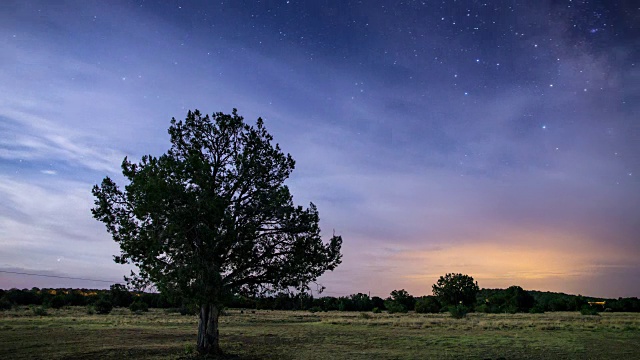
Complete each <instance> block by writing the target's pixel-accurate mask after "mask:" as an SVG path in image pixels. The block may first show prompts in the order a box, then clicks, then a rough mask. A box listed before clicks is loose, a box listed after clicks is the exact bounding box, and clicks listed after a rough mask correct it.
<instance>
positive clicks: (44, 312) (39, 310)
mask: <svg viewBox="0 0 640 360" xmlns="http://www.w3.org/2000/svg"><path fill="white" fill-rule="evenodd" d="M33 313H34V314H35V315H38V316H47V315H49V313H48V312H47V308H45V307H44V306H38V307H34V308H33Z"/></svg>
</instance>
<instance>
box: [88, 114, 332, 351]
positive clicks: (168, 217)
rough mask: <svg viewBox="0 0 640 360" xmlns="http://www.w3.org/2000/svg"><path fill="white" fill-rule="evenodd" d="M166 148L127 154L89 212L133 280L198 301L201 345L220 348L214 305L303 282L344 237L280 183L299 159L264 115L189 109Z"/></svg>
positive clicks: (319, 270)
mask: <svg viewBox="0 0 640 360" xmlns="http://www.w3.org/2000/svg"><path fill="white" fill-rule="evenodd" d="M169 135H170V137H171V148H170V149H169V150H168V151H167V152H166V153H165V154H163V155H162V156H160V157H154V156H151V155H145V156H143V157H142V159H141V161H140V162H139V163H134V162H131V161H129V160H128V159H127V158H125V159H124V160H123V162H122V174H123V175H124V177H125V178H126V180H127V181H128V183H127V184H126V185H125V186H124V189H123V190H122V189H120V188H119V187H118V185H116V183H115V182H114V181H113V180H112V179H110V178H109V177H105V178H104V180H103V181H102V183H101V185H99V186H98V185H96V186H94V188H93V195H94V196H95V207H94V208H93V209H92V213H93V216H94V217H95V218H96V219H97V220H99V221H101V222H103V223H105V225H106V227H107V230H108V232H109V233H110V234H111V235H112V237H113V239H114V240H115V241H116V242H118V243H119V245H120V248H121V254H120V255H119V256H116V257H115V261H116V262H118V263H122V264H125V263H130V264H134V265H135V266H137V268H138V269H139V271H138V272H137V273H133V272H132V276H131V277H130V278H128V279H127V280H128V281H129V283H130V284H132V285H134V286H143V285H147V284H154V285H155V286H156V287H157V288H158V289H159V290H160V291H162V292H163V293H168V294H174V295H176V296H179V297H181V298H184V299H187V300H189V301H192V302H194V303H195V304H197V305H198V306H199V307H200V310H201V313H200V328H199V335H198V349H199V350H200V351H201V352H207V353H208V352H212V351H213V352H218V351H219V350H220V349H219V345H218V330H217V326H218V312H219V309H220V306H221V305H222V304H223V302H224V299H225V298H226V297H228V296H230V295H231V294H234V293H243V292H246V293H255V292H259V291H261V290H265V289H268V290H271V291H275V290H282V289H289V288H292V287H293V288H297V289H306V288H308V284H309V283H310V282H313V281H315V280H316V279H317V278H318V277H319V276H320V275H322V274H323V273H324V272H325V271H327V270H333V269H335V268H336V266H338V264H340V261H341V254H340V249H341V244H342V238H341V237H340V236H335V235H333V237H332V238H331V239H330V241H329V242H328V243H324V242H323V241H322V239H321V237H320V228H319V225H318V223H319V214H318V209H317V208H316V206H315V205H314V204H313V203H311V204H310V205H309V207H308V208H304V207H302V206H295V205H294V203H293V198H292V195H291V194H290V192H289V188H288V187H287V186H286V185H285V184H284V182H285V180H286V179H287V178H288V177H289V175H290V174H291V172H292V171H293V169H294V167H295V162H294V160H293V158H292V157H291V155H289V154H286V155H285V154H284V153H283V152H282V151H281V149H280V146H279V145H278V144H276V145H275V146H274V145H273V144H272V140H273V137H272V136H271V135H270V134H269V133H268V132H267V130H266V128H265V127H264V123H263V121H262V119H260V118H259V119H258V120H257V122H256V124H255V126H251V125H249V124H246V123H245V122H244V119H243V118H242V117H241V116H239V115H238V114H237V111H236V109H234V110H233V112H232V114H223V113H215V114H213V115H212V116H211V117H210V116H209V115H205V116H203V115H202V114H201V113H200V112H199V111H198V110H196V111H193V112H191V111H189V112H188V114H187V117H186V119H185V120H184V121H176V119H175V118H174V119H172V120H171V126H170V127H169Z"/></svg>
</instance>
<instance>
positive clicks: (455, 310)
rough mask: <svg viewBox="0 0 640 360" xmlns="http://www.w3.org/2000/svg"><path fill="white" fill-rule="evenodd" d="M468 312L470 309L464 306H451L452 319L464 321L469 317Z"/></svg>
mask: <svg viewBox="0 0 640 360" xmlns="http://www.w3.org/2000/svg"><path fill="white" fill-rule="evenodd" d="M468 312H469V308H467V307H466V306H464V305H462V304H458V305H451V306H449V314H451V317H452V318H454V319H462V318H464V317H465V316H467V313H468Z"/></svg>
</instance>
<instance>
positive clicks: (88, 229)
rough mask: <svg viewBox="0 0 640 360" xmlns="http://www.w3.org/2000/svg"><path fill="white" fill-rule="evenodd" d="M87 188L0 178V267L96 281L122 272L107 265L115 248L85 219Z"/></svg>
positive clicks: (88, 201)
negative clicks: (0, 246) (0, 199)
mask: <svg viewBox="0 0 640 360" xmlns="http://www.w3.org/2000/svg"><path fill="white" fill-rule="evenodd" d="M90 189H91V186H90V185H89V184H84V183H78V182H73V181H66V180H60V179H51V178H49V181H47V182H45V183H37V182H36V181H33V182H31V183H27V182H24V181H18V180H17V179H15V178H11V177H7V176H2V177H0V198H2V199H3V202H2V204H0V237H1V238H2V239H3V241H2V249H3V251H2V253H0V267H3V268H9V267H11V268H20V269H25V270H29V271H35V272H37V273H40V272H41V271H47V272H55V273H56V274H62V275H65V276H72V277H93V278H98V279H101V278H105V277H107V278H109V279H110V278H121V276H122V275H124V274H126V273H128V271H129V269H128V268H127V267H126V266H119V265H116V264H115V263H113V260H112V258H111V256H109V255H110V254H114V255H115V254H117V253H118V252H119V251H118V246H117V244H116V243H115V242H113V241H112V240H111V239H110V236H109V235H108V234H107V232H106V231H105V230H104V228H103V227H102V226H101V224H99V223H98V222H97V221H95V220H94V219H92V217H91V213H90V208H91V207H92V205H93V204H92V203H93V201H92V198H91V192H90ZM61 258H63V259H64V261H58V259H61ZM79 275H81V276H79Z"/></svg>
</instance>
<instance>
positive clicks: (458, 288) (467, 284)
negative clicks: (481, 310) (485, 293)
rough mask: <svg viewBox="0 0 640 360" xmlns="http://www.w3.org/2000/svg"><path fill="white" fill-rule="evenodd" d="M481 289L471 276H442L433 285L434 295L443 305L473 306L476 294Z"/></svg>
mask: <svg viewBox="0 0 640 360" xmlns="http://www.w3.org/2000/svg"><path fill="white" fill-rule="evenodd" d="M479 290H480V289H479V288H478V283H477V282H474V280H473V278H472V277H471V276H469V275H463V274H453V273H450V274H446V275H444V276H440V279H438V282H437V283H436V284H434V285H433V295H434V296H436V297H437V298H438V300H439V301H440V303H441V304H443V305H446V306H449V305H458V304H463V305H465V306H473V304H474V303H475V301H476V293H477V292H478V291H479Z"/></svg>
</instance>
